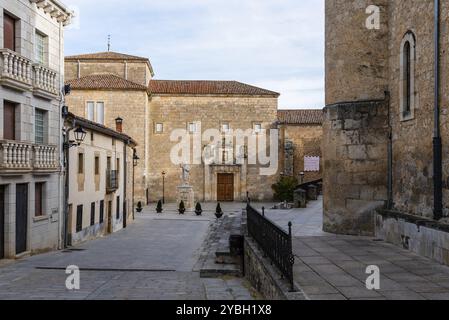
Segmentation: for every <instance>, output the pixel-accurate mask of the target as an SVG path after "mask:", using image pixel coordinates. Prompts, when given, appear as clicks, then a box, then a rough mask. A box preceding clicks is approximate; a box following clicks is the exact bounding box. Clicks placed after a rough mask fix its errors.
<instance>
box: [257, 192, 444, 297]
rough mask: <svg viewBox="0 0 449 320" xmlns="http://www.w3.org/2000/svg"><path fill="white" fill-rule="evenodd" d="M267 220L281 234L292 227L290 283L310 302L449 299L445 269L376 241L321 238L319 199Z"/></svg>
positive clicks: (273, 212)
mask: <svg viewBox="0 0 449 320" xmlns="http://www.w3.org/2000/svg"><path fill="white" fill-rule="evenodd" d="M259 207H260V206H259ZM266 215H267V216H268V217H269V218H270V219H272V220H273V221H275V222H276V223H277V224H279V226H281V227H283V228H286V226H287V224H288V221H292V223H293V234H294V236H295V237H294V240H293V251H294V254H295V256H296V259H295V265H294V277H295V281H296V282H297V284H298V285H299V286H300V287H301V288H302V290H303V291H304V292H305V294H306V295H307V297H308V298H309V299H312V300H347V299H351V300H352V299H362V300H402V299H406V300H425V299H431V300H438V299H444V300H447V299H449V267H446V266H443V265H441V264H439V263H436V262H434V261H432V260H430V259H427V258H423V257H420V256H418V255H416V254H414V253H411V252H409V251H407V250H404V249H401V248H399V247H397V246H394V245H391V244H388V243H385V242H383V241H379V239H374V238H370V237H352V236H340V235H332V234H328V233H325V232H323V231H322V227H321V226H322V201H321V199H320V201H315V202H310V203H309V205H308V208H307V209H292V210H266ZM370 265H375V266H378V267H379V269H380V289H379V290H376V291H371V290H368V289H367V288H366V284H365V281H366V279H367V277H368V276H369V274H366V268H367V267H368V266H370Z"/></svg>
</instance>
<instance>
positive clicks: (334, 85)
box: [322, 0, 389, 235]
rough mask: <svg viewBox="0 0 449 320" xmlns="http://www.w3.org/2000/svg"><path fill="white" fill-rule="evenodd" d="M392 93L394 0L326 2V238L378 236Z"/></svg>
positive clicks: (385, 190) (384, 189)
mask: <svg viewBox="0 0 449 320" xmlns="http://www.w3.org/2000/svg"><path fill="white" fill-rule="evenodd" d="M373 5H374V7H373ZM377 8H378V10H379V18H380V20H379V21H380V25H379V28H368V27H367V21H368V22H370V21H371V20H370V19H371V18H372V17H373V14H375V10H374V9H377ZM367 9H368V10H367ZM368 24H369V23H368ZM369 25H370V26H372V24H369ZM387 88H388V0H374V1H372V0H370V1H365V0H358V1H352V0H326V108H325V111H326V112H325V120H324V124H323V131H324V134H323V148H322V149H323V158H324V160H325V163H324V188H325V193H324V195H325V196H324V230H325V231H328V232H333V233H341V234H357V235H370V234H372V233H373V230H374V228H373V226H374V225H373V218H372V217H373V215H372V212H373V210H374V209H375V208H377V207H379V206H382V205H383V204H384V203H385V201H386V200H387V194H388V192H387V185H388V183H387V180H388V179H387V178H388V175H387V154H388V151H387V149H388V148H387V147H388V141H389V139H388V137H389V126H388V104H389V103H388V94H386V90H387Z"/></svg>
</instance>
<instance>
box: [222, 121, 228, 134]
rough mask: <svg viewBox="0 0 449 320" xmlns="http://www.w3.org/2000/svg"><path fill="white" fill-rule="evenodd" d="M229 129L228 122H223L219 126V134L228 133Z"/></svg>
mask: <svg viewBox="0 0 449 320" xmlns="http://www.w3.org/2000/svg"><path fill="white" fill-rule="evenodd" d="M229 128H230V126H229V123H228V122H223V123H222V124H221V132H222V133H228V132H229Z"/></svg>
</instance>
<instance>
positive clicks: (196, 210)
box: [195, 202, 203, 216]
mask: <svg viewBox="0 0 449 320" xmlns="http://www.w3.org/2000/svg"><path fill="white" fill-rule="evenodd" d="M195 213H196V215H197V216H200V215H201V214H202V213H203V209H202V208H201V203H199V202H197V203H196V206H195Z"/></svg>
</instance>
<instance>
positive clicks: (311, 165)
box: [304, 156, 320, 172]
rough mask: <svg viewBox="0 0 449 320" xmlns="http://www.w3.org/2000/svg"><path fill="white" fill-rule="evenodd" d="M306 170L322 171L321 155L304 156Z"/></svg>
mask: <svg viewBox="0 0 449 320" xmlns="http://www.w3.org/2000/svg"><path fill="white" fill-rule="evenodd" d="M304 171H306V172H311V171H312V172H313V171H320V157H308V156H305V157H304Z"/></svg>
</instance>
